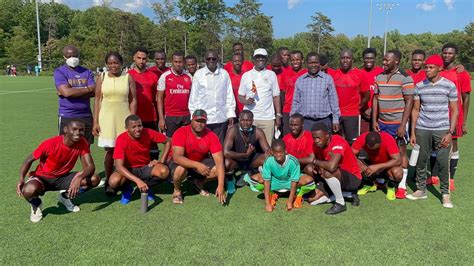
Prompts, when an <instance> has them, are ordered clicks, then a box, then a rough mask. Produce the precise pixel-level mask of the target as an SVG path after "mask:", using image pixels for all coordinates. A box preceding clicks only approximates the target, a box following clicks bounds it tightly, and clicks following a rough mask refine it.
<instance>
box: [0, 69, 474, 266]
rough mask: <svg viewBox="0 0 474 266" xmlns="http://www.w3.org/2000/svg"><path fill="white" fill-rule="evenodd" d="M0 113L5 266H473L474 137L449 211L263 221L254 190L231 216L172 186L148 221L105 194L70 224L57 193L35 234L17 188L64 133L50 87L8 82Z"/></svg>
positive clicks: (432, 203) (98, 154) (88, 201)
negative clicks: (33, 159)
mask: <svg viewBox="0 0 474 266" xmlns="http://www.w3.org/2000/svg"><path fill="white" fill-rule="evenodd" d="M47 88H50V89H47ZM31 90H37V91H31ZM0 111H1V113H0V122H1V124H2V125H3V129H2V130H1V133H0V145H1V146H0V147H1V153H0V178H1V179H2V181H3V182H2V186H0V195H2V200H1V201H0V207H1V208H0V211H1V212H0V239H1V246H0V264H13V263H15V264H30V263H33V264H73V263H74V264H88V263H94V264H102V263H107V264H116V263H120V264H124V263H126V264H132V263H135V264H138V263H139V264H178V263H179V264H224V263H225V264H257V263H258V264H288V263H290V264H322V263H331V264H451V263H453V264H471V265H472V264H473V263H474V259H473V257H472V254H473V252H474V241H473V237H474V232H473V231H474V230H473V226H472V225H473V220H474V211H473V208H472V198H471V197H470V195H471V193H473V187H474V179H473V177H472V172H473V171H474V166H473V163H472V161H473V160H474V149H473V150H471V149H470V147H471V146H470V144H469V143H473V140H474V139H473V135H474V132H471V134H470V135H467V136H466V137H464V138H462V140H461V142H460V150H461V160H460V163H459V167H458V171H457V183H456V186H457V190H456V191H455V192H454V193H453V196H452V199H453V202H454V204H455V208H454V209H451V210H449V209H444V208H442V206H441V204H440V201H439V199H438V198H436V197H435V196H434V195H433V194H432V193H430V194H429V198H428V200H426V201H418V202H411V201H408V200H397V201H394V202H388V201H387V200H386V199H385V195H384V194H383V193H382V192H380V191H378V192H376V193H372V194H369V195H367V196H364V197H362V198H361V206H360V207H352V206H348V211H347V212H345V213H343V214H341V215H337V216H334V217H333V216H328V215H325V214H324V211H325V210H326V209H327V208H328V207H329V206H327V205H326V206H318V207H311V206H308V205H304V206H303V208H302V209H299V210H295V211H292V212H286V211H284V210H283V208H284V203H283V202H282V201H281V202H280V203H279V205H278V206H277V210H276V211H275V212H274V213H265V212H264V203H263V201H262V200H260V199H258V198H257V194H255V193H253V192H251V191H250V190H249V189H248V188H243V189H240V190H238V191H237V193H236V194H235V196H234V197H233V198H232V201H231V202H230V205H229V206H228V207H222V206H219V205H218V203H217V200H216V199H215V198H212V197H211V198H204V197H201V196H198V195H190V196H188V197H186V198H185V204H184V205H182V206H173V205H172V203H171V195H170V189H171V188H170V186H168V185H167V186H164V187H163V186H162V187H159V188H158V193H157V196H158V197H159V200H158V202H159V203H158V204H157V205H155V206H154V207H153V208H152V209H151V210H150V211H149V212H148V213H147V214H145V215H141V214H140V213H139V208H140V202H139V200H137V197H138V195H135V199H136V200H134V201H133V202H131V203H130V204H129V205H128V206H121V205H120V204H119V203H118V198H116V199H113V200H111V199H109V198H107V197H105V196H104V193H103V189H102V188H98V189H95V190H93V191H89V192H87V193H85V194H83V195H81V196H80V197H79V198H78V199H77V201H76V202H78V203H79V204H80V206H81V211H80V212H79V213H65V210H64V208H63V207H58V205H57V200H56V197H57V193H54V192H50V193H47V194H46V196H45V197H43V206H44V213H45V214H46V215H45V217H44V219H43V220H42V221H41V222H40V223H38V224H32V223H31V222H30V221H29V211H30V210H29V205H28V204H27V203H26V202H25V201H24V200H23V199H21V198H18V197H17V196H16V193H15V185H16V182H17V180H18V173H19V167H20V165H21V163H22V161H23V160H24V158H25V157H26V156H27V155H28V154H29V153H30V152H31V151H32V150H33V149H34V148H35V147H36V146H37V145H38V144H39V143H40V141H41V140H43V139H46V138H49V137H51V136H53V135H54V134H56V132H57V118H56V116H57V97H56V94H55V90H54V84H53V81H52V77H39V78H35V77H17V78H7V77H0ZM470 117H471V119H470V124H469V125H470V126H471V130H474V127H473V123H472V120H473V119H472V117H473V115H472V114H471V116H470ZM92 153H93V156H94V159H95V162H96V166H97V170H98V171H99V172H101V171H102V170H103V166H102V160H103V154H104V153H103V151H102V150H101V149H99V148H97V146H96V145H94V146H93V149H92ZM188 191H189V190H188Z"/></svg>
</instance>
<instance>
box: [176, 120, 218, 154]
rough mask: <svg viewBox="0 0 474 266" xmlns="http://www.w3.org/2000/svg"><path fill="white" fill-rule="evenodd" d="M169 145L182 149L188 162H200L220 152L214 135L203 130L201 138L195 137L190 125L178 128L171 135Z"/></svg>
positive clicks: (206, 129) (205, 129) (207, 130)
mask: <svg viewBox="0 0 474 266" xmlns="http://www.w3.org/2000/svg"><path fill="white" fill-rule="evenodd" d="M171 143H172V145H173V147H174V146H178V147H183V148H184V156H185V157H186V158H188V159H190V160H193V161H197V162H200V161H202V160H204V159H205V158H207V157H208V156H209V155H210V154H214V153H217V152H220V151H222V145H221V143H220V141H219V137H217V135H216V133H214V132H212V131H211V130H209V129H208V128H204V132H203V134H202V136H201V137H198V136H196V135H195V134H194V133H193V132H192V129H191V125H187V126H183V127H180V128H179V129H178V130H176V132H174V134H173V138H172V139H171Z"/></svg>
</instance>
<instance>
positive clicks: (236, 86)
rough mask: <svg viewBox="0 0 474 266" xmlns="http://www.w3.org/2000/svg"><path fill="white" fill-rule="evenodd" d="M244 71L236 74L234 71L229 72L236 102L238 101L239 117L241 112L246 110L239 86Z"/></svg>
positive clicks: (237, 110)
mask: <svg viewBox="0 0 474 266" xmlns="http://www.w3.org/2000/svg"><path fill="white" fill-rule="evenodd" d="M242 75H243V73H242V72H240V74H235V73H234V72H229V77H230V82H231V83H232V91H233V92H234V97H235V102H236V103H237V106H236V112H235V114H236V115H237V117H239V114H240V112H241V111H242V110H244V105H243V104H242V103H241V102H240V101H239V87H240V80H241V79H242Z"/></svg>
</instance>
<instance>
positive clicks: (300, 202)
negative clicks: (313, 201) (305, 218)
mask: <svg viewBox="0 0 474 266" xmlns="http://www.w3.org/2000/svg"><path fill="white" fill-rule="evenodd" d="M302 205H303V197H302V196H296V198H295V201H293V207H295V208H296V209H299V208H301V206H302Z"/></svg>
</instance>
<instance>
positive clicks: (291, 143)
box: [283, 113, 314, 176]
mask: <svg viewBox="0 0 474 266" xmlns="http://www.w3.org/2000/svg"><path fill="white" fill-rule="evenodd" d="M303 124H304V117H303V116H302V115H301V114H298V113H296V114H292V115H291V116H290V133H289V134H286V135H285V136H284V137H283V142H285V144H286V151H287V153H288V154H291V155H293V156H295V157H296V159H298V161H299V162H300V165H301V169H303V172H304V173H305V174H307V175H310V176H312V175H313V160H314V153H313V136H312V135H311V132H310V131H309V130H303Z"/></svg>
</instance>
